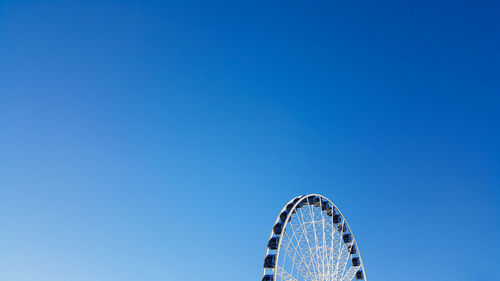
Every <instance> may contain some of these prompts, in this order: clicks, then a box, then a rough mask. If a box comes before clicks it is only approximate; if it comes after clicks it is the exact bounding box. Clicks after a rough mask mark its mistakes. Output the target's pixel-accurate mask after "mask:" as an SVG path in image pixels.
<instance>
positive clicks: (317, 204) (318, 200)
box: [313, 196, 321, 207]
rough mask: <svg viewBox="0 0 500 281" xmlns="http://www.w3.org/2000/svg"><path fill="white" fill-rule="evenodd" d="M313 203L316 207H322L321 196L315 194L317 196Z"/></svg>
mask: <svg viewBox="0 0 500 281" xmlns="http://www.w3.org/2000/svg"><path fill="white" fill-rule="evenodd" d="M313 204H314V206H316V207H320V206H321V200H320V198H319V197H316V196H315V197H314V198H313Z"/></svg>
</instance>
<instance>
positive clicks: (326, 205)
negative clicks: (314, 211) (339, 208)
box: [321, 200, 332, 211]
mask: <svg viewBox="0 0 500 281" xmlns="http://www.w3.org/2000/svg"><path fill="white" fill-rule="evenodd" d="M331 208H332V207H330V203H328V201H323V200H321V210H322V211H328V210H330V209H331Z"/></svg>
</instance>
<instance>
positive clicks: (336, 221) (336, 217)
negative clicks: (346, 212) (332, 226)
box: [332, 214, 342, 231]
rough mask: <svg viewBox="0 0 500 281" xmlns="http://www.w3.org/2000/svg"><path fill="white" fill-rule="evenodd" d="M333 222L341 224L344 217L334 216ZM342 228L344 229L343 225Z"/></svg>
mask: <svg viewBox="0 0 500 281" xmlns="http://www.w3.org/2000/svg"><path fill="white" fill-rule="evenodd" d="M332 222H333V223H341V222H342V217H341V216H340V215H337V214H335V215H333V216H332ZM340 226H341V227H342V225H340ZM339 231H340V230H339Z"/></svg>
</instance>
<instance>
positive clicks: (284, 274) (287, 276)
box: [276, 266, 297, 281]
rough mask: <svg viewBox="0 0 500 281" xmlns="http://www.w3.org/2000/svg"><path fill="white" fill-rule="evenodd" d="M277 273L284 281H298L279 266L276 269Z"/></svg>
mask: <svg viewBox="0 0 500 281" xmlns="http://www.w3.org/2000/svg"><path fill="white" fill-rule="evenodd" d="M276 273H277V274H278V276H279V277H280V278H281V279H283V280H284V281H297V279H296V278H295V277H293V276H292V275H291V274H290V273H288V272H287V271H286V270H284V269H283V268H281V267H279V266H278V267H277V268H276Z"/></svg>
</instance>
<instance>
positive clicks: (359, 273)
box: [356, 270, 365, 280]
mask: <svg viewBox="0 0 500 281" xmlns="http://www.w3.org/2000/svg"><path fill="white" fill-rule="evenodd" d="M364 278H365V275H364V274H363V271H362V270H358V271H357V272H356V279H358V280H362V279H364Z"/></svg>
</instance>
